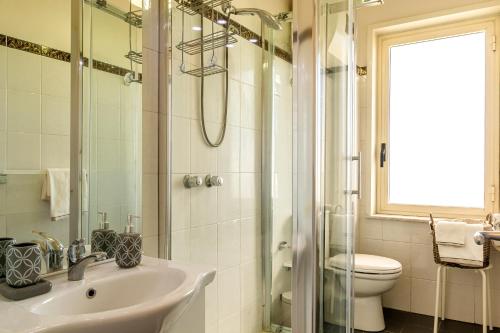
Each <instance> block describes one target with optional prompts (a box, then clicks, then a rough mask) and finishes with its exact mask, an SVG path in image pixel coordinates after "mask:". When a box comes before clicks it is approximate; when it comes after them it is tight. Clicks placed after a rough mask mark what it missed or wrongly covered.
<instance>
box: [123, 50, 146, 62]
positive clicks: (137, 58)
mask: <svg viewBox="0 0 500 333" xmlns="http://www.w3.org/2000/svg"><path fill="white" fill-rule="evenodd" d="M125 58H127V59H130V60H132V61H133V62H135V63H136V64H142V52H136V51H129V52H128V53H127V54H126V55H125Z"/></svg>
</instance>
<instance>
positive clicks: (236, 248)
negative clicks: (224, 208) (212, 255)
mask: <svg viewBox="0 0 500 333" xmlns="http://www.w3.org/2000/svg"><path fill="white" fill-rule="evenodd" d="M217 248H218V269H219V271H221V270H224V269H227V268H230V267H234V266H238V265H239V264H240V250H241V243H240V221H239V220H235V221H228V222H224V223H220V224H219V225H218V237H217Z"/></svg>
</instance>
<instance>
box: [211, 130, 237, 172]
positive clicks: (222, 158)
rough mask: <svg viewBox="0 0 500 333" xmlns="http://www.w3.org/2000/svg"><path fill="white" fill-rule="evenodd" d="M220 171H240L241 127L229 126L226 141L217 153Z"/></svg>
mask: <svg viewBox="0 0 500 333" xmlns="http://www.w3.org/2000/svg"><path fill="white" fill-rule="evenodd" d="M217 170H218V172H219V173H225V172H239V171H240V128H239V127H236V126H228V127H227V129H226V136H225V138H224V142H223V143H222V145H221V146H220V148H219V150H218V154H217Z"/></svg>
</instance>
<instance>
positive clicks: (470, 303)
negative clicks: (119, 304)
mask: <svg viewBox="0 0 500 333" xmlns="http://www.w3.org/2000/svg"><path fill="white" fill-rule="evenodd" d="M445 316H446V318H448V319H452V320H459V321H465V322H469V323H470V322H474V286H471V285H463V284H454V283H447V284H446V311H445Z"/></svg>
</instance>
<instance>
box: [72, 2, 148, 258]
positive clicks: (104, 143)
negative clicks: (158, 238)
mask: <svg viewBox="0 0 500 333" xmlns="http://www.w3.org/2000/svg"><path fill="white" fill-rule="evenodd" d="M137 4H139V5H140V2H139V3H136V4H133V3H132V4H131V3H130V2H129V1H113V0H111V1H110V0H108V1H107V2H106V6H105V7H102V6H101V5H97V4H96V3H95V1H88V2H87V1H85V3H84V8H83V9H84V10H83V34H84V36H83V44H84V45H83V50H84V57H85V59H86V61H85V66H84V69H83V119H82V123H83V131H82V132H83V133H82V144H83V151H82V230H81V233H82V237H83V238H85V239H86V240H87V241H88V242H89V243H90V242H91V240H92V239H93V235H92V232H93V231H94V230H97V229H102V228H103V227H105V225H104V224H103V222H104V221H103V219H104V213H106V218H107V221H108V222H109V229H110V230H113V231H115V232H117V233H120V232H123V230H124V227H125V225H126V223H127V215H129V214H131V215H136V216H141V215H142V214H141V203H142V200H141V175H142V163H141V156H142V152H141V150H142V139H141V137H142V82H141V81H140V78H141V74H140V73H141V72H142V65H141V63H140V61H142V59H137V58H134V59H135V60H136V61H132V60H130V59H128V58H126V57H125V55H127V54H129V53H130V51H133V52H137V53H141V54H142V29H141V26H140V25H137V24H135V25H134V24H133V23H134V22H132V23H131V24H129V23H128V22H126V21H125V19H124V18H125V16H126V15H127V13H128V12H130V11H132V12H134V13H135V14H137V15H140V14H141V8H140V7H137ZM135 23H137V22H135ZM137 224H138V225H137V227H138V230H139V232H141V230H142V223H141V221H140V220H139V221H138V222H137ZM94 245H95V244H94ZM94 245H93V246H92V250H93V251H97V250H103V249H102V248H101V247H96V246H94ZM107 252H108V251H107ZM110 254H112V251H109V252H108V255H110Z"/></svg>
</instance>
